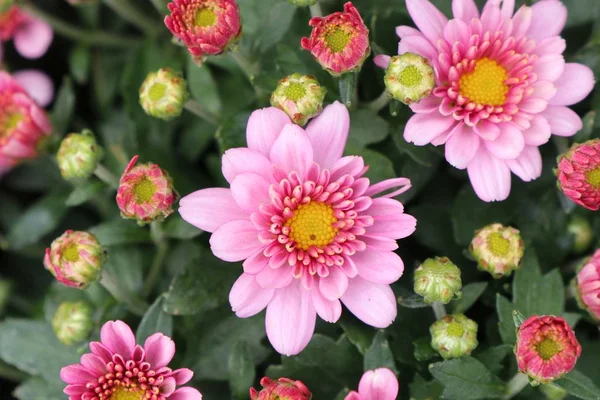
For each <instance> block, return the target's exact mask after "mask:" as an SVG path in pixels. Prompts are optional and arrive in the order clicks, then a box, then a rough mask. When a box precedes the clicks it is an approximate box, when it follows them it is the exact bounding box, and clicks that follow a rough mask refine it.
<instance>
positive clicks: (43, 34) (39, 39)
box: [13, 17, 54, 58]
mask: <svg viewBox="0 0 600 400" xmlns="http://www.w3.org/2000/svg"><path fill="white" fill-rule="evenodd" d="M53 36H54V32H53V31H52V27H51V26H50V25H48V24H47V23H46V22H44V21H42V20H40V19H37V18H33V17H31V18H28V19H27V22H25V23H23V24H21V25H20V26H19V28H18V29H17V31H16V32H15V36H14V39H13V40H14V44H15V48H16V49H17V51H18V52H19V54H21V55H22V56H23V57H25V58H39V57H41V56H43V55H44V54H46V51H48V47H50V43H51V42H52V38H53Z"/></svg>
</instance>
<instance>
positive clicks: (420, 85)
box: [384, 53, 435, 104]
mask: <svg viewBox="0 0 600 400" xmlns="http://www.w3.org/2000/svg"><path fill="white" fill-rule="evenodd" d="M384 82H385V87H386V88H387V91H388V93H389V95H390V96H391V97H393V98H395V99H396V100H398V101H401V102H402V103H404V104H411V103H414V102H418V101H420V100H422V99H424V98H425V97H427V96H429V95H430V94H431V91H432V90H433V88H434V86H435V73H434V71H433V68H432V67H431V64H429V61H427V59H426V58H423V57H421V56H420V55H418V54H413V53H404V54H401V55H399V56H394V57H392V58H391V60H390V65H389V66H388V68H387V70H386V71H385V77H384Z"/></svg>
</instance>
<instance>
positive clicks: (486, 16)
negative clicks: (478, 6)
mask: <svg viewBox="0 0 600 400" xmlns="http://www.w3.org/2000/svg"><path fill="white" fill-rule="evenodd" d="M501 22H502V15H501V13H500V8H499V7H498V6H497V5H492V2H491V1H488V3H487V4H486V6H485V8H484V9H483V12H482V13H481V24H482V26H483V29H484V31H491V32H495V31H496V30H498V28H499V27H500V23H501Z"/></svg>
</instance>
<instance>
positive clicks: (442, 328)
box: [429, 314, 479, 359]
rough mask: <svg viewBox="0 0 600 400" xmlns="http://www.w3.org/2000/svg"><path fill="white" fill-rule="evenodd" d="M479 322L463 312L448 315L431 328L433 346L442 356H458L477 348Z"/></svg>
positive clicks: (446, 357)
mask: <svg viewBox="0 0 600 400" xmlns="http://www.w3.org/2000/svg"><path fill="white" fill-rule="evenodd" d="M477 329H478V327H477V323H476V322H475V321H473V320H471V319H469V318H467V317H466V316H464V315H463V314H454V315H447V316H445V317H444V318H442V319H440V320H438V321H436V322H435V323H434V324H433V325H431V327H430V328H429V332H430V333H431V347H433V348H434V349H435V350H436V351H437V352H438V353H440V355H441V356H442V357H444V358H445V359H448V358H458V357H462V356H464V355H469V354H471V352H472V351H473V350H475V349H476V348H477V345H478V344H479V342H478V341H477Z"/></svg>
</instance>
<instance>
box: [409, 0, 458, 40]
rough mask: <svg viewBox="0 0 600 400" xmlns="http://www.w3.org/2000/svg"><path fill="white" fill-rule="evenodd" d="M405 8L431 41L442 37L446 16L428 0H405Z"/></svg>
mask: <svg viewBox="0 0 600 400" xmlns="http://www.w3.org/2000/svg"><path fill="white" fill-rule="evenodd" d="M406 8H407V9H408V13H409V14H410V16H411V17H412V19H413V21H414V23H415V25H417V27H418V28H419V30H420V31H421V32H422V33H423V35H425V37H426V38H427V39H429V40H430V41H431V43H437V41H438V39H441V38H442V35H443V33H444V26H445V25H446V24H447V23H448V18H446V17H445V16H444V15H443V14H442V13H441V12H440V11H439V10H438V9H437V8H436V7H435V6H434V5H433V4H431V3H430V2H429V0H406Z"/></svg>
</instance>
